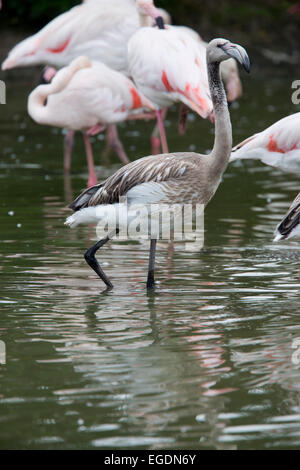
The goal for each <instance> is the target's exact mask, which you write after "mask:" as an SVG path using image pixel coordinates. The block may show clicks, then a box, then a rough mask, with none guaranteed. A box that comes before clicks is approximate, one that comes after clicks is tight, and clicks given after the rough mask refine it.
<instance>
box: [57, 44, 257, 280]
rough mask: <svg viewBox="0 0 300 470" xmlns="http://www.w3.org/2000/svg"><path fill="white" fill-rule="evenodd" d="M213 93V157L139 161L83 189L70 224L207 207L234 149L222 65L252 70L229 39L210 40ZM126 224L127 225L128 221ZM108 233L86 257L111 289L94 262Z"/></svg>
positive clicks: (151, 265)
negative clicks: (175, 207)
mask: <svg viewBox="0 0 300 470" xmlns="http://www.w3.org/2000/svg"><path fill="white" fill-rule="evenodd" d="M206 57H207V71H208V77H209V86H210V93H211V97H212V102H213V107H214V113H215V142H214V147H213V150H212V152H211V153H210V154H209V155H201V154H197V153H191V152H184V153H174V154H172V153H171V154H161V155H155V156H153V155H152V156H149V157H144V158H141V159H139V160H137V161H134V162H131V163H129V164H128V165H126V166H123V167H122V168H121V169H119V170H118V171H117V172H116V173H115V174H114V175H112V176H110V177H109V178H107V179H106V180H105V181H104V182H103V183H101V184H98V185H96V186H94V187H92V188H90V189H88V190H86V191H84V192H83V193H82V194H81V195H80V196H79V197H78V198H77V199H76V200H75V201H74V202H73V203H72V204H71V206H70V208H71V209H73V210H74V212H75V213H74V214H73V215H71V216H70V217H69V218H68V219H67V220H66V222H65V223H66V225H68V226H70V227H74V226H76V225H78V224H81V223H92V222H98V221H101V219H103V217H104V214H107V213H109V212H110V211H112V210H115V209H118V210H119V211H122V207H123V206H122V204H123V202H122V201H120V198H122V197H126V198H127V204H128V205H129V206H130V205H132V204H133V205H134V204H138V203H142V204H145V205H150V204H158V203H159V204H161V203H164V204H181V205H184V204H203V205H205V206H206V205H207V204H208V202H209V201H210V200H211V198H212V197H213V195H214V194H215V192H216V190H217V188H218V186H219V184H220V182H221V178H222V175H223V173H224V171H225V169H226V167H227V164H228V161H229V157H230V153H231V148H232V130H231V122H230V115H229V111H228V105H227V99H226V94H225V90H224V87H223V84H222V81H221V77H220V63H221V62H222V61H224V60H226V59H228V57H233V58H235V59H236V60H237V61H238V62H239V63H240V64H241V65H243V67H244V68H245V70H247V71H248V72H249V71H250V61H249V57H248V55H247V53H246V51H245V49H244V48H243V47H241V46H239V45H237V44H232V43H231V42H230V41H228V40H226V39H221V38H219V39H214V40H212V41H211V42H210V43H209V45H208V47H207V51H206ZM125 223H126V221H125ZM117 232H118V228H116V230H115V231H114V232H113V233H110V234H109V235H108V236H107V237H106V238H104V239H102V240H100V241H99V242H97V243H96V244H95V245H94V246H93V247H91V248H90V249H89V250H88V251H87V252H86V253H85V259H86V261H87V263H88V264H89V266H90V267H91V268H92V269H93V270H94V271H95V272H96V273H97V274H98V276H99V277H100V278H101V279H102V280H103V281H104V283H105V284H106V286H107V287H108V288H112V287H113V286H112V283H111V282H110V280H109V279H108V278H107V277H106V275H105V274H104V272H103V271H102V269H101V267H100V265H99V263H98V261H97V260H96V258H95V254H96V252H97V250H98V249H99V248H100V247H102V246H103V245H104V244H105V243H107V242H108V241H109V240H110V239H111V238H112V237H113V236H114V235H115V234H116V233H117ZM155 251H156V239H154V238H153V239H151V244H150V259H149V270H148V280H147V287H148V288H150V289H152V288H154V287H155V282H154V261H155Z"/></svg>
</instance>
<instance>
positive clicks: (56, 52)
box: [2, 0, 140, 73]
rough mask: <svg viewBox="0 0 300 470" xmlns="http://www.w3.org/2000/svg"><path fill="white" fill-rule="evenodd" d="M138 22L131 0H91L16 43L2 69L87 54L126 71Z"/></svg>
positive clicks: (64, 61)
mask: <svg viewBox="0 0 300 470" xmlns="http://www.w3.org/2000/svg"><path fill="white" fill-rule="evenodd" d="M139 26H140V23H139V15H138V12H137V9H136V7H135V3H134V2H133V1H132V0H101V1H100V0H98V1H96V0H93V1H91V0H89V1H88V2H84V3H83V4H81V5H78V6H76V7H74V8H72V9H70V10H69V11H67V12H65V13H63V14H62V15H59V16H58V17H56V18H54V19H53V20H52V21H51V22H50V23H49V24H47V25H46V26H45V27H44V28H42V29H41V30H40V31H39V32H38V33H36V34H34V35H33V36H30V37H29V38H27V39H25V40H23V41H21V42H20V43H19V44H17V45H16V46H15V47H14V48H13V49H12V50H11V51H10V53H9V55H8V57H7V59H6V60H5V61H4V62H3V64H2V69H3V70H7V69H11V68H14V67H23V66H29V65H37V64H49V65H53V66H56V67H63V66H65V65H68V64H69V63H70V62H71V61H72V60H74V59H75V58H76V57H78V56H82V55H86V56H88V57H89V58H90V59H91V60H97V61H100V62H103V63H105V64H106V65H107V66H109V67H110V68H112V69H114V70H117V71H120V72H123V73H127V42H128V40H129V38H130V37H131V36H132V34H133V33H134V32H135V31H136V30H137V29H138V28H139Z"/></svg>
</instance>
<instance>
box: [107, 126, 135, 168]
mask: <svg viewBox="0 0 300 470" xmlns="http://www.w3.org/2000/svg"><path fill="white" fill-rule="evenodd" d="M106 136H107V139H108V145H109V147H111V148H112V149H113V150H114V151H115V152H116V154H117V155H118V157H119V158H120V160H121V162H122V163H123V164H124V165H126V164H127V163H129V159H128V157H127V155H126V153H125V150H124V147H123V144H122V142H121V141H120V139H119V135H118V130H117V126H116V125H115V124H111V125H109V126H108V127H107V134H106Z"/></svg>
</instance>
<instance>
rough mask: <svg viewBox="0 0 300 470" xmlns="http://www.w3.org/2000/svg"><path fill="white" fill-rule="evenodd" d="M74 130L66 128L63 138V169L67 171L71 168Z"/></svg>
mask: <svg viewBox="0 0 300 470" xmlns="http://www.w3.org/2000/svg"><path fill="white" fill-rule="evenodd" d="M74 136H75V131H71V130H68V132H67V133H66V135H65V139H64V171H65V173H69V172H70V169H71V161H72V152H73V147H74Z"/></svg>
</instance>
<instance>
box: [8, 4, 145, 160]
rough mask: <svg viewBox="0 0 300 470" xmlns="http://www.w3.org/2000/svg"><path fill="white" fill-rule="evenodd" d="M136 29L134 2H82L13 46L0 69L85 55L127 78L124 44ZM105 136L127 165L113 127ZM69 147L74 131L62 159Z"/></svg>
mask: <svg viewBox="0 0 300 470" xmlns="http://www.w3.org/2000/svg"><path fill="white" fill-rule="evenodd" d="M139 27H140V20H139V14H138V11H137V8H136V6H135V0H88V1H87V0H86V1H85V2H84V3H82V4H81V5H78V6H76V7H74V8H72V9H70V10H69V11H67V12H65V13H63V14H61V15H59V16H58V17H56V18H54V19H53V20H52V21H50V23H48V24H47V25H46V26H45V27H44V28H42V29H41V30H40V31H39V32H37V33H36V34H34V35H33V36H30V37H28V38H27V39H24V40H23V41H21V42H20V43H19V44H17V45H16V46H15V47H14V48H13V49H12V50H11V51H10V52H9V54H8V57H7V58H6V60H5V61H4V62H3V63H2V70H8V69H12V68H15V67H25V66H31V65H37V64H47V65H53V66H54V67H58V68H60V67H64V66H66V65H68V64H69V63H70V62H72V60H74V59H75V58H76V57H78V56H81V55H86V56H88V57H89V58H90V59H91V60H96V61H99V62H103V63H104V64H105V65H107V66H108V67H110V68H112V69H114V70H117V71H119V72H122V73H124V74H125V75H128V73H127V43H128V40H129V38H130V37H131V36H132V34H133V33H134V32H135V31H136V30H137V29H138V28H139ZM107 137H108V141H109V145H110V146H111V147H112V148H113V149H114V150H115V151H116V153H117V154H118V156H119V158H120V160H121V161H123V163H128V162H129V160H128V158H127V156H126V154H125V152H124V149H123V147H122V144H121V142H120V140H119V138H118V133H117V128H116V126H111V127H108V131H107ZM73 144H74V132H71V131H69V132H68V133H67V134H66V139H65V152H66V154H67V155H66V158H69V157H68V155H69V154H71V153H72V147H73Z"/></svg>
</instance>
